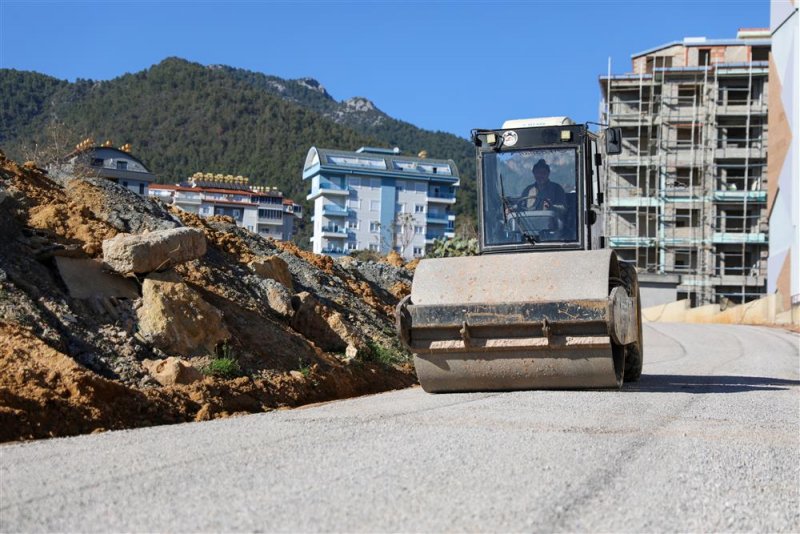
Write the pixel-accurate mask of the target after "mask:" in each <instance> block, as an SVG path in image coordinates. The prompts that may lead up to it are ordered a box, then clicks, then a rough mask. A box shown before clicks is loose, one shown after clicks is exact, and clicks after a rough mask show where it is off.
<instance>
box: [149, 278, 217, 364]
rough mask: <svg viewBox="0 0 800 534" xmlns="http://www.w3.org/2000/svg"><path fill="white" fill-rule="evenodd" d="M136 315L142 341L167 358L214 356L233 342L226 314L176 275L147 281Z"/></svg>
mask: <svg viewBox="0 0 800 534" xmlns="http://www.w3.org/2000/svg"><path fill="white" fill-rule="evenodd" d="M136 314H137V317H138V320H139V334H140V335H141V336H142V338H144V340H145V341H147V342H148V343H150V344H152V345H154V346H156V347H158V348H159V349H161V350H162V351H164V352H166V353H167V354H178V355H181V356H198V355H203V354H209V353H213V352H214V349H215V347H216V345H217V343H219V342H220V341H223V340H225V339H228V338H230V332H229V331H228V328H227V327H226V326H225V323H224V322H223V321H222V313H221V312H220V311H219V310H218V309H216V308H215V307H214V306H212V305H211V304H209V303H208V302H206V301H205V300H203V298H202V297H201V296H200V295H199V294H198V293H197V292H196V291H194V290H193V289H191V288H190V287H189V286H187V285H186V284H184V283H183V282H182V281H181V279H180V277H178V275H177V274H175V273H174V272H172V271H168V272H164V273H152V274H150V275H148V276H147V278H145V280H144V284H142V304H141V306H139V308H138V309H137V310H136Z"/></svg>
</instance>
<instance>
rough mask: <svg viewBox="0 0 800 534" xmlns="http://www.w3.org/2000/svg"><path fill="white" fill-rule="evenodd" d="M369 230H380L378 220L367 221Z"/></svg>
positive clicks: (373, 231)
mask: <svg viewBox="0 0 800 534" xmlns="http://www.w3.org/2000/svg"><path fill="white" fill-rule="evenodd" d="M369 231H370V232H372V233H375V232H380V231H381V223H379V222H378V221H371V222H370V223H369Z"/></svg>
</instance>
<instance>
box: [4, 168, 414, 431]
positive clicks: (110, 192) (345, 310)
mask: <svg viewBox="0 0 800 534" xmlns="http://www.w3.org/2000/svg"><path fill="white" fill-rule="evenodd" d="M178 226H193V227H196V228H200V229H201V230H202V231H203V233H204V234H205V236H206V240H207V244H208V251H207V252H206V254H205V255H204V256H203V257H201V258H199V259H196V260H193V261H190V262H187V263H183V264H182V265H179V266H177V267H175V268H174V273H176V274H177V277H178V280H179V281H180V282H181V283H182V284H185V287H186V288H187V289H186V291H190V292H192V293H193V294H196V295H198V297H197V298H200V299H202V300H203V301H204V302H206V303H208V304H209V305H210V306H212V307H214V308H216V309H217V310H219V312H220V313H221V315H222V317H223V322H224V323H225V325H224V326H225V329H226V331H227V332H228V333H229V334H230V337H229V339H227V340H226V341H225V342H224V346H218V347H217V350H215V351H213V352H207V353H206V354H202V355H200V356H197V355H193V356H191V357H190V356H188V355H184V354H168V353H165V352H164V351H162V350H161V349H160V348H159V347H157V346H153V345H152V344H150V343H148V342H147V341H146V340H145V337H144V336H142V334H141V332H140V331H139V319H138V318H139V317H141V307H142V306H144V305H146V303H144V302H143V299H142V298H141V294H142V293H141V292H142V283H143V281H144V278H145V276H144V275H139V276H133V275H129V276H127V278H125V277H122V276H120V275H118V274H115V273H105V274H108V276H114V277H117V278H118V281H117V282H118V284H122V285H125V284H127V286H130V287H132V288H133V290H132V294H129V295H125V296H120V295H117V296H116V297H114V296H112V297H108V296H107V295H106V296H104V295H103V294H102V291H101V290H100V288H99V286H98V294H97V295H88V296H87V295H81V298H76V297H74V296H73V295H75V294H78V291H76V289H75V287H74V280H73V281H70V279H69V277H68V276H66V275H65V272H64V271H63V270H60V269H61V268H60V267H59V265H61V264H62V263H61V262H63V261H64V260H63V258H70V259H77V260H79V261H88V260H92V259H95V260H98V262H95V263H94V265H100V263H99V260H101V259H102V241H103V240H104V239H109V238H111V237H114V236H115V235H117V234H120V233H142V232H149V231H158V230H165V229H169V228H175V227H178ZM259 261H262V262H263V261H267V262H269V263H270V265H279V266H284V268H285V270H286V271H287V272H285V273H283V278H282V279H283V283H282V284H280V283H278V282H276V281H275V280H273V279H270V278H269V276H266V277H265V275H264V274H263V273H260V274H259V272H257V269H255V267H254V266H253V265H254V262H255V263H257V262H259ZM105 274H104V276H105ZM410 280H411V273H410V271H409V270H408V269H405V268H403V267H402V266H396V265H390V264H389V263H388V262H360V261H356V260H354V259H352V258H346V259H343V260H342V261H334V260H333V259H331V258H329V257H326V256H317V255H314V254H311V253H308V252H306V251H303V250H300V249H298V248H297V247H295V246H294V245H292V244H290V243H283V242H276V241H273V240H268V239H264V238H261V237H260V236H257V235H255V234H253V233H251V232H248V231H246V230H243V229H241V228H238V227H236V225H235V224H233V222H232V221H231V220H228V219H225V218H211V219H201V218H199V217H197V216H195V215H192V214H188V213H185V212H181V211H179V210H175V209H172V208H169V207H168V206H165V205H163V204H162V203H160V202H158V201H155V200H150V199H143V198H141V197H139V196H138V195H135V194H133V193H131V192H130V191H128V190H126V189H124V188H122V187H119V186H117V185H115V184H112V183H110V182H108V181H105V180H102V179H97V178H91V177H74V176H69V175H62V174H60V173H57V172H51V173H50V174H47V173H45V172H44V171H42V170H40V169H37V168H36V167H35V166H33V165H25V166H22V165H19V164H17V163H15V162H13V161H11V160H8V159H6V158H5V156H4V155H2V152H0V441H7V440H15V439H31V438H41V437H49V436H63V435H73V434H79V433H85V432H91V431H95V430H103V429H105V430H107V429H119V428H129V427H138V426H146V425H152V424H165V423H173V422H181V421H192V420H200V419H209V418H214V417H225V416H229V415H233V414H239V413H251V412H258V411H264V410H269V409H273V408H277V407H282V406H296V405H299V404H303V403H308V402H318V401H324V400H331V399H335V398H343V397H348V396H354V395H360V394H365V393H373V392H379V391H384V390H387V389H392V388H400V387H406V386H408V385H411V384H413V383H414V382H415V377H414V375H413V371H412V369H411V366H410V365H409V364H408V355H407V354H406V353H405V352H404V351H403V350H402V349H401V348H400V346H399V344H398V342H397V339H396V337H395V336H394V331H393V326H392V325H393V322H392V310H393V307H394V305H395V304H396V302H397V299H398V297H400V296H402V295H404V294H405V293H407V291H408V288H409V287H410ZM84 282H85V280H84ZM287 284H288V286H289V287H288V288H287V287H285V286H286V285H287ZM84 285H86V284H84ZM98 285H99V282H98ZM83 292H85V290H83ZM166 319H169V318H166ZM195 326H197V327H198V328H202V327H203V324H202V317H199V318H198V324H197V325H195ZM345 349H346V350H345ZM168 356H175V357H178V358H181V361H184V362H185V363H186V364H187V365H191V366H194V367H195V368H197V369H203V370H204V371H205V373H206V375H208V376H205V377H204V378H202V380H199V381H195V382H193V383H190V384H178V385H169V386H162V385H160V383H159V382H158V381H156V380H155V379H154V376H151V375H150V374H149V372H148V371H147V369H146V368H145V366H144V365H143V362H144V361H145V360H163V359H164V358H167V357H168ZM223 357H225V358H228V359H229V360H233V361H234V368H233V369H232V372H228V373H227V374H225V373H223V374H222V375H220V373H217V374H216V376H212V375H211V374H210V371H209V370H210V369H211V368H212V367H213V366H212V364H214V363H218V362H219V359H220V358H223ZM229 371H230V369H229Z"/></svg>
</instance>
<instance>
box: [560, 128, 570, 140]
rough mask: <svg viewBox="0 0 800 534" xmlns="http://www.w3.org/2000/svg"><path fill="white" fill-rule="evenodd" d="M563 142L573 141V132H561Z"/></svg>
mask: <svg viewBox="0 0 800 534" xmlns="http://www.w3.org/2000/svg"><path fill="white" fill-rule="evenodd" d="M561 140H562V141H571V140H572V132H571V131H569V130H561Z"/></svg>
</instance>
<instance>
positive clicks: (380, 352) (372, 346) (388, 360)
mask: <svg viewBox="0 0 800 534" xmlns="http://www.w3.org/2000/svg"><path fill="white" fill-rule="evenodd" d="M367 346H368V347H369V350H370V352H371V353H372V355H371V357H370V358H369V361H372V362H375V363H380V364H383V365H394V364H396V363H402V362H404V361H405V360H407V358H406V356H405V355H403V353H402V352H400V351H397V350H394V349H392V348H391V347H386V346H384V345H380V344H378V343H375V342H374V341H368V342H367Z"/></svg>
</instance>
